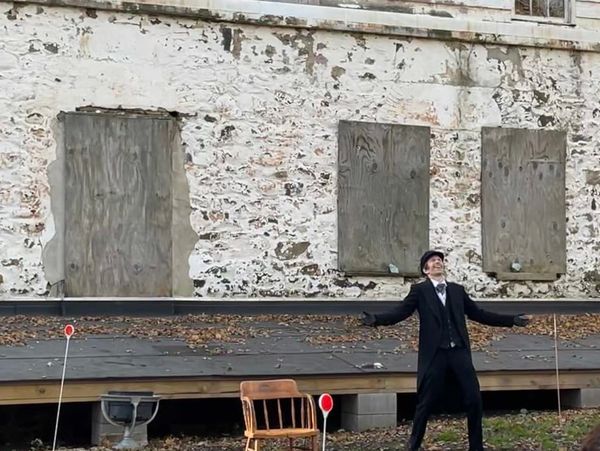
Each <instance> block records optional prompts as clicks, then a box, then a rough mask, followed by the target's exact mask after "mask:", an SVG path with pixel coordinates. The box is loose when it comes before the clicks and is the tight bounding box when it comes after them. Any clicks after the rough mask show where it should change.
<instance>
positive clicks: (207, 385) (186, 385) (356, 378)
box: [0, 369, 600, 405]
mask: <svg viewBox="0 0 600 451" xmlns="http://www.w3.org/2000/svg"><path fill="white" fill-rule="evenodd" d="M246 379H249V378H222V379H203V378H185V379H183V378H182V379H167V378H162V379H120V380H85V381H67V383H66V384H65V387H64V393H63V402H90V401H98V400H99V399H100V396H101V395H102V394H105V393H108V391H113V390H123V391H152V392H154V393H155V394H157V395H160V396H161V397H162V398H163V399H201V398H236V397H238V396H239V385H240V382H241V381H242V380H246ZM256 379H261V378H256ZM263 379H267V378H263ZM295 379H296V381H297V382H298V386H299V388H300V389H301V390H302V391H305V392H308V393H313V394H320V393H323V392H329V393H332V394H338V395H339V394H356V393H414V392H415V390H416V377H415V375H414V374H413V373H387V374H377V375H374V374H359V375H349V376H344V375H331V376H318V375H316V376H301V377H296V378H295ZM479 382H480V385H481V390H483V391H503V390H553V389H555V388H556V375H555V373H554V371H534V372H528V371H497V372H485V373H479ZM560 386H561V389H566V390H568V389H580V388H598V387H600V369H599V370H594V371H564V372H562V373H561V375H560ZM59 388H60V386H59V383H58V382H21V383H4V384H0V405H18V404H44V403H55V402H57V400H58V392H59Z"/></svg>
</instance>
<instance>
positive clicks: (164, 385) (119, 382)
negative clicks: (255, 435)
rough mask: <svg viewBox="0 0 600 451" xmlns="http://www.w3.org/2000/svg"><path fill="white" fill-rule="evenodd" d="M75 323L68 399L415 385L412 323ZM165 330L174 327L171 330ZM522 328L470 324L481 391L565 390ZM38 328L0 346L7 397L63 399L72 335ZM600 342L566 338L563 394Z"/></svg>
mask: <svg viewBox="0 0 600 451" xmlns="http://www.w3.org/2000/svg"><path fill="white" fill-rule="evenodd" d="M202 318H205V319H206V320H207V322H203V320H202ZM28 321H37V322H35V327H34V326H31V327H34V328H37V329H39V330H40V331H42V330H43V329H44V328H52V327H54V328H56V325H57V324H59V323H61V322H63V323H64V322H66V321H69V320H68V319H62V318H58V319H57V318H55V319H54V320H53V321H54V323H53V324H50V325H46V324H45V322H44V321H46V320H35V318H33V317H32V318H24V319H23V323H24V327H28ZM74 321H75V322H76V328H77V331H76V334H75V336H74V338H73V339H72V340H71V343H70V350H69V359H68V365H67V371H66V381H65V387H64V396H63V401H64V402H89V401H98V400H99V397H100V395H102V394H104V393H107V392H108V391H111V390H149V391H153V392H154V393H156V394H158V395H160V396H161V397H162V398H163V399H193V398H215V397H237V396H239V395H238V389H239V383H240V381H242V380H247V379H258V378H282V377H292V378H294V379H296V380H297V381H298V383H299V385H300V388H301V389H302V390H304V391H307V392H311V393H314V394H319V393H322V392H329V393H332V394H360V393H410V392H414V391H415V382H416V381H415V379H416V378H415V373H416V360H417V354H416V352H415V349H414V342H415V340H416V319H414V318H413V319H412V320H411V321H412V322H410V321H409V322H408V323H402V324H399V325H396V326H392V327H388V328H378V329H370V328H364V327H358V326H357V323H356V324H355V323H353V321H355V320H351V319H350V320H349V319H348V318H344V317H341V316H340V317H333V318H326V317H314V318H310V317H297V318H294V317H290V316H286V317H278V316H273V317H267V316H264V315H263V316H258V317H243V318H239V317H238V318H237V320H236V321H234V322H233V323H231V324H230V325H229V326H227V327H223V329H219V321H220V318H215V317H212V316H211V317H208V316H204V317H196V316H186V317H182V318H179V319H177V318H174V319H173V321H174V322H172V323H165V322H164V320H161V321H159V322H158V323H156V322H155V320H154V319H153V318H138V319H136V321H138V324H137V326H136V327H134V328H133V330H137V331H138V332H139V333H133V334H131V333H129V332H128V331H129V330H130V329H131V327H130V326H131V324H129V323H127V324H125V323H119V324H116V323H118V322H119V321H121V322H122V321H124V320H123V318H107V319H103V320H102V321H103V322H102V324H103V325H104V326H102V327H104V328H105V329H106V330H105V332H102V327H100V326H99V324H98V323H97V322H96V321H98V320H93V321H92V320H91V319H89V318H88V319H85V318H80V319H75V320H74ZM113 323H115V324H113ZM107 325H110V327H108V328H107V327H106V326H107ZM184 326H185V327H184ZM167 328H175V330H174V331H173V330H172V329H169V330H168V332H169V333H166V332H167ZM7 330H8V329H7V327H6V326H5V330H4V331H3V332H2V333H3V334H6V333H8V332H7ZM119 331H120V332H119ZM208 331H210V334H206V333H205V332H208ZM523 332H524V331H523V329H519V328H513V329H501V328H494V329H492V328H483V329H477V330H475V332H473V331H472V336H475V337H479V338H476V339H475V340H474V342H476V346H475V348H476V350H474V353H473V357H474V363H475V366H476V369H477V371H478V375H479V379H480V383H481V387H482V390H484V391H497V390H536V389H544V390H546V389H555V388H556V373H555V353H554V340H553V337H552V336H551V335H550V336H549V335H544V334H538V335H536V334H533V333H531V331H530V332H527V333H523ZM203 333H204V335H202V334H203ZM33 335H35V336H36V337H37V338H29V339H27V340H26V343H25V344H24V345H23V344H21V345H16V344H13V345H3V346H0V357H1V359H2V371H0V404H3V405H10V404H33V403H55V402H57V400H58V393H59V387H60V376H61V373H62V363H63V357H64V351H65V340H64V339H60V338H48V337H45V336H44V334H43V333H41V332H40V333H39V334H38V333H36V334H33ZM132 335H133V336H132ZM54 336H56V334H55V335H54ZM482 336H483V338H481V337H482ZM202 337H209V338H207V339H203V338H202ZM190 340H191V342H190ZM190 343H192V344H190ZM599 347H600V334H598V335H596V334H593V333H587V334H584V335H581V336H579V338H577V337H576V338H568V339H567V338H561V339H560V340H559V353H558V362H559V368H560V386H561V389H563V390H574V389H598V388H600V352H598V348H599Z"/></svg>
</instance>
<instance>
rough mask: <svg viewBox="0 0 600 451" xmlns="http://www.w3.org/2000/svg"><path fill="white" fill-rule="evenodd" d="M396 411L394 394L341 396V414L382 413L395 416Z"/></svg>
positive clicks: (395, 396)
mask: <svg viewBox="0 0 600 451" xmlns="http://www.w3.org/2000/svg"><path fill="white" fill-rule="evenodd" d="M396 410H397V395H396V393H367V394H358V395H345V396H342V406H341V411H342V412H347V413H354V414H361V415H364V414H382V413H393V414H395V413H396Z"/></svg>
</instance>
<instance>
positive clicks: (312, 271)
mask: <svg viewBox="0 0 600 451" xmlns="http://www.w3.org/2000/svg"><path fill="white" fill-rule="evenodd" d="M300 272H301V273H302V274H307V275H309V276H314V275H316V274H319V265H318V264H316V263H313V264H312V265H306V266H303V267H302V269H300Z"/></svg>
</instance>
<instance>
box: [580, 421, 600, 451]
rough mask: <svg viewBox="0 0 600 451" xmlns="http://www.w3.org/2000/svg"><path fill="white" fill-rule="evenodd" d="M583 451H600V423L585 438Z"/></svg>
mask: <svg viewBox="0 0 600 451" xmlns="http://www.w3.org/2000/svg"><path fill="white" fill-rule="evenodd" d="M581 446H582V448H581V451H600V424H599V425H598V426H596V427H595V428H594V429H592V430H591V431H590V432H589V433H588V435H586V436H585V438H584V439H583V443H582V444H581Z"/></svg>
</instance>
